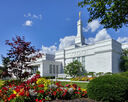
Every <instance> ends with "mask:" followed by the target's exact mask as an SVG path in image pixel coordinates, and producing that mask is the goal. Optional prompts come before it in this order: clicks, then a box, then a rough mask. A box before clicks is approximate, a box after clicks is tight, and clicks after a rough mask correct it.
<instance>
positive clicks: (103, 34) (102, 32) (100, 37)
mask: <svg viewBox="0 0 128 102" xmlns="http://www.w3.org/2000/svg"><path fill="white" fill-rule="evenodd" d="M110 38H111V36H110V35H109V34H108V33H107V30H106V29H102V30H100V31H99V32H98V33H97V34H96V36H95V38H92V37H91V38H88V39H85V42H86V43H87V44H94V43H95V42H97V41H101V40H105V39H110Z"/></svg>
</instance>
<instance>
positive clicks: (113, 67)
mask: <svg viewBox="0 0 128 102" xmlns="http://www.w3.org/2000/svg"><path fill="white" fill-rule="evenodd" d="M126 47H127V45H126V44H125V45H122V44H121V43H119V42H118V41H116V40H113V39H107V40H103V41H99V42H96V43H95V44H92V45H87V44H85V38H84V36H83V33H82V21H81V18H80V17H79V20H78V22H77V36H76V38H75V44H74V45H72V46H70V47H67V48H65V49H64V50H61V51H56V53H55V56H54V55H48V54H46V55H45V58H44V59H41V60H39V61H37V62H35V63H33V66H36V67H35V69H34V71H36V70H39V71H40V72H41V76H57V75H58V74H61V73H64V67H65V66H66V65H67V64H68V63H70V62H72V61H74V60H78V61H80V62H81V63H82V65H83V67H84V69H85V72H96V73H97V72H104V73H106V72H112V73H118V72H119V71H120V70H119V63H120V56H121V52H122V48H126ZM54 57H55V58H54Z"/></svg>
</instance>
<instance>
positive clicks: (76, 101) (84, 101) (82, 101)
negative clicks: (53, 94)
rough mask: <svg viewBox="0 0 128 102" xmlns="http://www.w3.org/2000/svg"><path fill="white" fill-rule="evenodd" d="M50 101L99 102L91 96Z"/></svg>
mask: <svg viewBox="0 0 128 102" xmlns="http://www.w3.org/2000/svg"><path fill="white" fill-rule="evenodd" d="M50 102H98V101H94V100H91V99H89V98H80V99H73V100H53V101H50Z"/></svg>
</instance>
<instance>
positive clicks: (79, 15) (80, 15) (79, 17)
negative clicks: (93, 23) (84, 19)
mask: <svg viewBox="0 0 128 102" xmlns="http://www.w3.org/2000/svg"><path fill="white" fill-rule="evenodd" d="M79 19H81V11H80V12H79Z"/></svg>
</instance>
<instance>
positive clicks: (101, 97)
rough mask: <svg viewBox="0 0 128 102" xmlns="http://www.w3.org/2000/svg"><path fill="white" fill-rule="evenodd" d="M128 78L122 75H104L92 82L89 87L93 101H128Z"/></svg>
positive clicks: (89, 93)
mask: <svg viewBox="0 0 128 102" xmlns="http://www.w3.org/2000/svg"><path fill="white" fill-rule="evenodd" d="M127 85H128V78H126V77H123V76H121V75H116V74H115V75H114V74H113V75H104V76H100V77H97V78H95V79H93V80H92V81H90V83H89V84H88V86H87V92H88V96H89V98H91V99H94V100H97V101H103V102H125V101H127V100H128V94H127V92H128V87H127Z"/></svg>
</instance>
